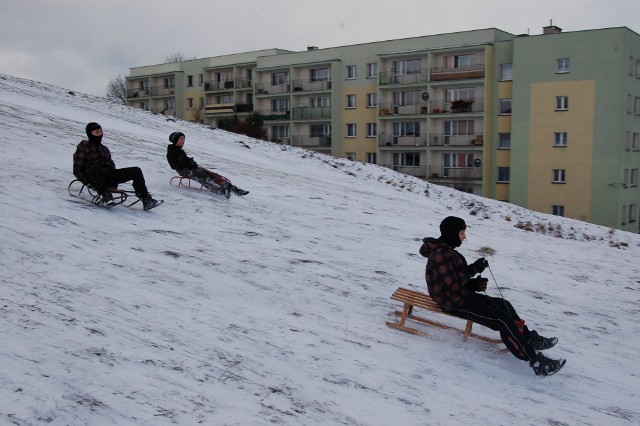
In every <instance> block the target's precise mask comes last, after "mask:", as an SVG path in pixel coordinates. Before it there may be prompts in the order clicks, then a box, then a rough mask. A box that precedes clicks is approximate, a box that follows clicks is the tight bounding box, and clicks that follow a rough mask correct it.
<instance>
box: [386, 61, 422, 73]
mask: <svg viewBox="0 0 640 426" xmlns="http://www.w3.org/2000/svg"><path fill="white" fill-rule="evenodd" d="M421 72H422V64H421V62H420V59H408V60H406V61H393V73H394V75H408V74H420V73H421Z"/></svg>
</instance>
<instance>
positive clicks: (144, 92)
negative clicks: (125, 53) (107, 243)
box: [127, 26, 640, 232]
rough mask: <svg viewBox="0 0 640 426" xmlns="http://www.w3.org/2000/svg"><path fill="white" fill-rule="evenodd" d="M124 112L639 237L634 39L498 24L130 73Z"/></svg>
mask: <svg viewBox="0 0 640 426" xmlns="http://www.w3.org/2000/svg"><path fill="white" fill-rule="evenodd" d="M127 96H128V98H127V102H128V104H129V105H130V106H133V107H138V108H143V109H146V110H149V111H152V112H156V113H163V114H168V115H173V116H175V117H177V118H181V119H184V120H189V121H197V122H202V123H205V124H207V125H209V126H214V127H215V126H217V125H218V122H219V120H221V119H225V118H229V117H232V116H233V115H235V114H237V115H238V116H243V115H248V114H250V113H252V112H254V111H257V112H259V113H261V114H262V116H263V117H264V120H265V126H266V127H267V130H268V135H269V139H270V140H272V141H274V142H277V143H282V144H288V145H292V146H298V147H303V148H307V149H311V150H315V151H318V152H323V153H326V154H330V155H333V156H336V157H345V158H349V159H352V160H354V161H362V162H368V163H374V164H379V165H382V166H386V167H389V168H392V169H394V170H397V171H399V172H402V173H405V174H409V175H413V176H416V177H420V178H423V179H426V180H428V181H430V182H433V183H437V184H441V185H447V186H451V187H453V188H456V189H459V190H461V191H466V192H470V193H474V194H478V195H483V196H486V197H490V198H494V199H498V200H503V201H508V202H511V203H514V204H518V205H521V206H524V207H527V208H530V209H532V210H537V211H541V212H545V213H552V214H557V215H561V216H567V217H572V218H575V219H580V220H584V221H588V222H592V223H597V224H600V225H604V226H610V227H612V228H619V229H624V230H629V231H632V232H639V231H640V228H639V214H640V212H639V211H638V205H639V204H640V190H639V189H638V170H639V169H640V36H639V35H638V34H637V33H635V32H633V31H631V30H629V29H628V28H625V27H623V28H609V29H601V30H588V31H579V32H566V33H563V32H562V31H561V29H560V28H558V27H554V26H549V27H545V28H544V29H543V34H541V35H535V36H529V35H518V36H516V35H512V34H509V33H506V32H504V31H501V30H498V29H484V30H473V31H466V32H458V33H450V34H440V35H432V36H424V37H414V38H407V39H398V40H387V41H380V42H372V43H366V44H358V45H350V46H341V47H333V48H326V49H317V48H315V47H309V48H308V49H307V50H306V51H301V52H291V51H285V50H281V49H268V50H261V51H255V52H246V53H239V54H234V55H226V56H219V57H211V58H204V59H194V60H190V61H182V62H177V63H170V64H160V65H151V66H144V67H137V68H131V74H130V76H129V77H127Z"/></svg>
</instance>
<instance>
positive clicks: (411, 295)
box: [387, 287, 507, 352]
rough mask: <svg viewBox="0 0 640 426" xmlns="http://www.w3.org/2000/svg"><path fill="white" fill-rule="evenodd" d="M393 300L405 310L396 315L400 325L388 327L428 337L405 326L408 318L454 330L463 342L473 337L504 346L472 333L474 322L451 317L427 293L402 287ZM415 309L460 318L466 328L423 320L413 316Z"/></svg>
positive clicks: (396, 312) (392, 323) (496, 341)
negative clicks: (400, 303)
mask: <svg viewBox="0 0 640 426" xmlns="http://www.w3.org/2000/svg"><path fill="white" fill-rule="evenodd" d="M391 299H393V300H397V301H399V302H402V303H404V309H403V310H402V311H395V314H396V315H399V316H400V322H399V323H395V322H387V325H388V326H389V327H391V328H395V329H397V330H402V331H406V332H407V333H412V334H418V335H421V336H424V335H426V333H424V332H422V331H420V330H418V329H416V328H411V327H407V326H406V325H405V321H406V320H407V318H409V319H412V320H414V321H418V322H421V323H423V324H429V325H432V326H434V327H438V328H442V329H445V330H453V331H455V332H457V333H459V334H462V336H463V340H464V341H465V342H466V341H467V339H468V338H469V337H473V338H474V339H479V340H483V341H485V342H488V343H495V344H502V340H500V339H492V338H490V337H485V336H481V335H479V334H475V333H472V332H471V329H472V327H473V321H471V320H465V319H464V318H459V317H456V316H455V315H449V314H447V313H446V312H444V311H442V310H441V309H440V307H439V306H438V304H437V303H436V302H434V301H433V299H431V296H429V295H428V294H425V293H421V292H419V291H415V290H410V289H408V288H402V287H398V289H397V290H396V291H395V292H394V293H393V295H391ZM414 307H418V308H422V309H426V310H428V311H431V312H437V313H439V314H442V315H449V316H451V317H454V318H459V319H461V320H463V321H466V322H467V325H466V327H465V329H464V330H461V329H458V328H455V327H452V326H450V325H447V324H443V323H441V322H438V321H434V320H430V319H427V318H423V317H420V316H418V315H414V314H413V308H414ZM502 351H507V349H506V348H505V349H502V350H501V352H502Z"/></svg>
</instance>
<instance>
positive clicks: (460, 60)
mask: <svg viewBox="0 0 640 426" xmlns="http://www.w3.org/2000/svg"><path fill="white" fill-rule="evenodd" d="M444 61H445V67H446V68H460V67H470V66H471V65H475V64H476V55H454V56H447V57H445V58H444Z"/></svg>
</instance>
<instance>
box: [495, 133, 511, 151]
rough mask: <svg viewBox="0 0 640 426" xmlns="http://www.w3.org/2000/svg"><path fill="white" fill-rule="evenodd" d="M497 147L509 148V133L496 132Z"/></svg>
mask: <svg viewBox="0 0 640 426" xmlns="http://www.w3.org/2000/svg"><path fill="white" fill-rule="evenodd" d="M498 149H511V133H498Z"/></svg>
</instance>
